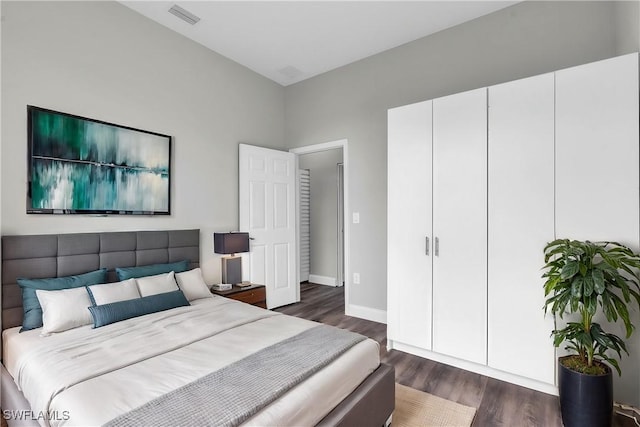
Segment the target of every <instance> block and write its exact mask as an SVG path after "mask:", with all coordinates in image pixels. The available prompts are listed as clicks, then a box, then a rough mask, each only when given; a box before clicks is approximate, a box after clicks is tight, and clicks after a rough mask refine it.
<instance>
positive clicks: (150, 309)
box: [89, 290, 191, 328]
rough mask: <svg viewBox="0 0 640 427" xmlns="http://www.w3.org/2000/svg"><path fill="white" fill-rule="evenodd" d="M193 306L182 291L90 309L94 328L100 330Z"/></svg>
mask: <svg viewBox="0 0 640 427" xmlns="http://www.w3.org/2000/svg"><path fill="white" fill-rule="evenodd" d="M188 305H191V304H189V301H187V298H186V297H185V296H184V294H183V293H182V291H179V290H178V291H174V292H165V293H163V294H156V295H150V296H148V297H142V298H136V299H130V300H126V301H118V302H112V303H110V304H103V305H96V306H91V307H89V311H90V312H91V315H92V316H93V327H94V328H99V327H101V326H106V325H109V324H111V323H115V322H120V321H122V320H127V319H131V318H132V317H138V316H144V315H145V314H151V313H156V312H158V311H164V310H169V309H172V308H176V307H184V306H188Z"/></svg>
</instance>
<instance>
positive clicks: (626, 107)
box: [556, 54, 639, 249]
mask: <svg viewBox="0 0 640 427" xmlns="http://www.w3.org/2000/svg"><path fill="white" fill-rule="evenodd" d="M638 155H639V153H638V54H632V55H625V56H621V57H617V58H613V59H608V60H605V61H599V62H595V63H592V64H587V65H582V66H579V67H574V68H569V69H566V70H562V71H558V72H557V73H556V210H557V213H556V215H557V216H556V236H557V237H558V238H571V239H581V240H586V239H588V240H592V241H595V240H613V241H618V242H620V243H625V244H628V245H631V247H633V248H634V249H638V235H639V229H638V228H639V218H638Z"/></svg>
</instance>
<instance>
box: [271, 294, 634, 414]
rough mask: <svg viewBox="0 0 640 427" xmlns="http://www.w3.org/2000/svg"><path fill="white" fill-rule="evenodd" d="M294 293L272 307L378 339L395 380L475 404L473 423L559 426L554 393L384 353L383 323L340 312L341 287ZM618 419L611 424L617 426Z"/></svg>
mask: <svg viewBox="0 0 640 427" xmlns="http://www.w3.org/2000/svg"><path fill="white" fill-rule="evenodd" d="M300 295H301V302H299V303H297V304H292V305H289V306H285V307H280V308H278V309H276V311H279V312H282V313H285V314H289V315H292V316H297V317H302V318H305V319H309V320H315V321H317V322H321V323H325V324H328V325H333V326H337V327H340V328H344V329H348V330H351V331H354V332H358V333H360V334H363V335H366V336H368V337H370V338H372V339H374V340H376V341H378V342H379V343H380V359H381V360H382V361H383V362H385V363H387V364H390V365H393V366H395V369H396V381H397V382H398V383H400V384H404V385H406V386H409V387H413V388H415V389H419V390H423V391H426V392H428V393H431V394H434V395H436V396H440V397H443V398H445V399H449V400H452V401H454V402H458V403H461V404H463V405H468V406H473V407H475V408H477V412H476V416H475V419H474V421H473V427H484V426H509V427H514V426H517V427H525V426H532V427H534V426H535V427H539V426H544V427H555V426H562V422H561V419H560V408H559V406H558V399H557V397H556V396H551V395H548V394H545V393H540V392H537V391H533V390H530V389H527V388H524V387H519V386H516V385H513V384H510V383H507V382H504V381H499V380H496V379H493V378H489V377H486V376H483V375H479V374H475V373H472V372H468V371H464V370H462V369H458V368H454V367H451V366H448V365H444V364H442V363H438V362H434V361H431V360H428V359H423V358H421V357H417V356H413V355H410V354H407V353H403V352H400V351H396V350H391V351H389V352H388V351H387V350H386V346H387V327H386V325H385V324H382V323H377V322H371V321H368V320H363V319H359V318H356V317H350V316H345V315H344V288H333V287H329V286H323V285H315V284H302V285H301V286H300ZM619 421H620V420H618V421H617V422H616V423H614V425H615V426H618V425H623V424H622V423H620V422H619ZM625 425H628V424H626V423H625ZM631 425H633V424H631Z"/></svg>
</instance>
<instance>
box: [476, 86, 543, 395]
mask: <svg viewBox="0 0 640 427" xmlns="http://www.w3.org/2000/svg"><path fill="white" fill-rule="evenodd" d="M488 96H489V120H488V126H489V141H488V158H489V170H488V179H489V181H488V187H489V188H488V190H489V191H488V212H489V216H488V231H489V241H488V364H489V366H491V367H493V368H496V369H500V370H502V371H506V372H510V373H513V374H516V375H521V376H524V377H528V378H533V379H536V380H538V381H542V382H545V383H547V384H554V372H555V369H554V366H555V351H554V347H553V343H552V340H551V338H550V337H549V334H550V333H551V331H552V330H553V329H554V326H553V317H552V316H550V315H548V316H546V318H545V316H544V312H543V310H542V306H543V304H544V292H543V284H544V280H543V279H542V278H541V275H542V273H541V271H540V268H541V267H542V265H543V248H544V247H545V245H546V244H547V243H548V242H550V241H552V240H553V238H554V234H553V231H554V229H553V227H554V197H553V189H554V75H553V74H545V75H542V76H536V77H532V78H528V79H524V80H518V81H515V82H510V83H506V84H502V85H498V86H492V87H490V88H489V94H488ZM515 337H526V339H523V340H522V339H521V340H517V345H514V342H515V341H514V340H515Z"/></svg>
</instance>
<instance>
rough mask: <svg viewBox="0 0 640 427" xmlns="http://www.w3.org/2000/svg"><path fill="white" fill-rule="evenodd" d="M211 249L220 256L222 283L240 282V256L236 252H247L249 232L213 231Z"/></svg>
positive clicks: (234, 283) (233, 283)
mask: <svg viewBox="0 0 640 427" xmlns="http://www.w3.org/2000/svg"><path fill="white" fill-rule="evenodd" d="M213 250H214V252H215V253H217V254H224V255H230V256H224V257H222V283H230V284H232V285H236V284H238V283H241V282H242V257H239V256H236V254H239V253H242V252H249V233H242V232H231V233H213Z"/></svg>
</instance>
